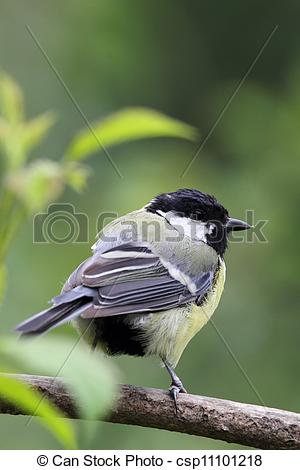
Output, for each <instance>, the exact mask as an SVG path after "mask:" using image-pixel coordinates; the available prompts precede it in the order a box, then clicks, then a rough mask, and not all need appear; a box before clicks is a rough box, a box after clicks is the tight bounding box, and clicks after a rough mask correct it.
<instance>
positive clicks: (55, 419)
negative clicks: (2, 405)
mask: <svg viewBox="0 0 300 470" xmlns="http://www.w3.org/2000/svg"><path fill="white" fill-rule="evenodd" d="M0 395H1V396H2V397H4V398H5V400H7V401H9V402H10V403H11V404H12V405H16V406H17V407H18V408H21V409H22V410H23V411H25V412H26V413H28V414H31V415H37V416H40V417H41V418H43V420H42V421H41V422H42V424H43V425H44V426H46V427H47V428H48V430H49V431H51V432H52V433H53V434H54V436H55V437H56V438H57V439H58V440H59V441H60V442H61V443H62V445H63V446H64V447H65V448H66V449H74V448H75V447H76V440H75V433H74V429H73V427H72V424H71V422H70V421H69V420H67V419H61V418H63V417H64V415H63V414H62V413H61V411H60V410H58V409H57V408H56V407H55V406H54V405H53V404H52V403H50V402H49V401H48V400H46V399H45V398H43V397H42V396H41V395H40V394H39V393H38V392H36V391H34V390H32V389H30V388H29V387H28V386H27V385H25V384H24V383H22V382H20V381H19V380H16V379H14V378H13V377H11V376H4V375H2V376H0Z"/></svg>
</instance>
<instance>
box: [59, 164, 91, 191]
mask: <svg viewBox="0 0 300 470" xmlns="http://www.w3.org/2000/svg"><path fill="white" fill-rule="evenodd" d="M89 174H90V169H89V168H88V167H86V166H83V165H81V164H79V163H76V162H65V164H64V177H65V181H66V183H67V184H68V185H69V186H71V188H73V189H75V191H82V190H83V189H84V188H85V186H86V182H87V178H88V176H89Z"/></svg>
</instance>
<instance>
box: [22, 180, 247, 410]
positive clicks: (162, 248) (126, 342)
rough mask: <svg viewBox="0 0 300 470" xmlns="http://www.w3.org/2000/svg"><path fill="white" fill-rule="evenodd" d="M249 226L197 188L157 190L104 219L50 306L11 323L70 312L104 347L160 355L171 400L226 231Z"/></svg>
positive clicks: (216, 272) (40, 328)
mask: <svg viewBox="0 0 300 470" xmlns="http://www.w3.org/2000/svg"><path fill="white" fill-rule="evenodd" d="M249 228H250V226H249V225H248V224H247V223H246V222H243V221H241V220H238V219H233V218H231V217H229V215H228V211H227V210H226V209H225V208H224V207H223V206H222V205H221V204H220V203H219V202H218V201H217V200H216V198H215V197H214V196H211V195H209V194H206V193H203V192H200V191H198V190H196V189H180V190H178V191H175V192H170V193H164V194H160V195H158V196H157V197H155V198H154V199H152V200H151V201H150V202H149V204H147V205H146V206H145V207H143V208H142V209H140V210H136V211H134V212H131V213H129V214H127V215H125V216H122V217H120V218H118V219H116V220H114V221H113V222H111V223H110V224H108V225H107V226H106V227H105V228H104V229H103V231H102V232H101V233H100V234H99V236H98V240H97V241H96V243H95V244H94V246H93V247H92V249H93V254H92V256H91V257H90V258H88V259H87V260H85V261H84V262H83V263H81V264H80V266H78V268H77V269H76V270H75V271H74V272H73V273H72V274H71V275H70V277H69V278H68V280H67V281H66V283H65V285H64V287H63V289H62V291H61V294H60V295H58V296H57V297H54V299H53V300H52V306H51V307H50V308H48V309H47V310H44V311H42V312H40V313H38V314H36V315H34V316H33V317H31V318H29V319H28V320H26V321H24V322H23V323H21V324H19V325H18V326H17V327H16V330H17V331H19V332H21V333H22V335H29V334H40V333H44V332H45V331H48V330H50V329H52V328H55V327H57V326H58V325H61V324H63V323H66V322H69V321H70V320H72V323H73V324H74V325H75V327H76V328H77V329H78V330H79V331H80V334H81V335H82V336H83V337H84V338H85V339H86V340H87V341H89V342H90V343H91V344H92V346H93V347H94V348H95V347H97V346H100V347H101V348H102V350H104V351H105V352H106V353H107V354H109V355H117V354H118V355H119V354H128V355H131V356H149V355H155V356H158V357H159V358H160V359H161V360H162V362H163V364H164V365H165V367H166V369H167V371H168V373H169V374H170V376H171V380H172V383H171V387H170V389H169V390H170V394H171V396H172V398H173V399H174V402H175V406H176V398H177V395H178V393H179V392H185V389H184V387H183V384H182V382H181V380H180V379H179V377H178V376H177V375H176V373H175V371H174V368H175V367H176V365H177V363H178V361H179V359H180V357H181V354H182V352H183V350H184V349H185V347H186V345H187V344H188V342H189V341H190V340H191V339H192V338H193V336H194V335H195V334H196V333H197V332H198V331H199V330H200V329H201V328H202V327H203V326H204V325H205V324H206V323H207V321H208V320H209V319H210V317H211V316H212V314H213V313H214V311H215V309H216V307H217V306H218V304H219V301H220V297H221V294H222V291H223V287H224V282H225V263H224V253H225V251H226V248H227V238H228V234H229V233H230V232H231V231H233V230H245V229H249ZM176 409H177V408H176Z"/></svg>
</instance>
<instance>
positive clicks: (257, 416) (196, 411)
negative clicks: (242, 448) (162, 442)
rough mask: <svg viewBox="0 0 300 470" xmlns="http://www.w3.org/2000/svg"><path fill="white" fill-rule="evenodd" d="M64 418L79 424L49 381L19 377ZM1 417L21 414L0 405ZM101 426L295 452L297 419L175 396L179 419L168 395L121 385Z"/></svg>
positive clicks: (66, 397) (68, 398) (70, 404)
mask: <svg viewBox="0 0 300 470" xmlns="http://www.w3.org/2000/svg"><path fill="white" fill-rule="evenodd" d="M15 377H16V378H18V379H20V380H22V381H23V382H25V383H27V384H28V385H30V386H31V387H32V388H33V389H35V390H38V391H39V392H41V393H42V394H44V395H45V396H46V397H47V398H48V399H50V400H51V401H52V402H53V403H55V405H56V406H58V407H59V408H60V409H61V410H62V411H63V412H64V414H65V415H66V416H67V417H69V418H78V412H77V409H76V405H75V402H74V399H73V397H72V395H71V394H70V393H69V392H68V391H67V389H66V388H65V387H64V385H63V382H62V381H61V380H58V379H55V380H54V379H53V378H52V377H41V376H30V375H18V376H15ZM0 413H8V414H14V415H15V414H23V412H22V411H21V410H19V409H17V408H16V407H14V406H12V405H11V404H9V403H7V402H6V401H4V400H3V399H1V400H0ZM104 420H105V421H108V422H113V423H121V424H133V425H137V426H144V427H151V428H159V429H166V430H169V431H177V432H182V433H186V434H193V435H196V436H204V437H210V438H212V439H220V440H223V441H227V442H234V443H237V444H243V445H246V446H251V447H256V448H261V449H300V414H297V413H292V412H290V411H284V410H278V409H274V408H267V407H263V406H257V405H249V404H245V403H237V402H233V401H229V400H221V399H218V398H207V397H202V396H197V395H188V394H180V396H179V397H178V414H177V415H176V414H175V411H174V405H173V402H172V400H171V399H170V397H169V396H168V394H167V392H165V391H162V390H158V389H151V388H138V387H133V386H131V385H121V387H120V396H119V399H118V401H117V404H116V406H115V409H114V410H113V411H112V412H111V413H110V415H109V416H107V417H106V418H105V419H104Z"/></svg>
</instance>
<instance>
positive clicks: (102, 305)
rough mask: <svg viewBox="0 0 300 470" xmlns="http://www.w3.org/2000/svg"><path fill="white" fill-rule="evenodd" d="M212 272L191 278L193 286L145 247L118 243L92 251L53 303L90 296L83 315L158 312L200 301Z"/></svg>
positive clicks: (210, 282) (89, 316)
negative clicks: (89, 305) (182, 279)
mask: <svg viewBox="0 0 300 470" xmlns="http://www.w3.org/2000/svg"><path fill="white" fill-rule="evenodd" d="M213 279H214V271H208V272H203V273H199V275H198V276H197V278H196V279H192V280H191V282H192V283H193V284H194V286H196V287H195V289H196V290H194V291H193V292H191V291H190V289H189V287H188V285H186V284H184V283H182V282H180V281H179V280H176V279H174V278H173V277H172V276H171V274H170V272H169V270H168V269H167V268H166V267H164V266H163V264H162V262H161V260H160V258H159V257H158V256H155V255H154V254H153V253H152V252H151V250H149V249H148V248H147V247H145V246H134V245H131V244H126V245H121V246H118V247H115V248H113V249H110V250H108V251H106V252H105V253H101V254H99V253H97V252H96V253H95V254H94V255H93V256H92V257H91V258H90V259H89V260H87V261H85V262H84V263H83V264H82V265H81V266H79V268H78V269H77V270H76V271H75V272H74V273H73V274H72V275H71V276H70V278H69V280H68V282H67V283H66V285H65V287H64V289H63V293H62V294H61V295H60V296H58V297H56V298H55V299H54V302H55V304H56V305H57V304H60V303H65V302H66V301H73V300H76V299H78V298H80V296H82V295H88V296H92V297H93V308H88V309H86V311H83V312H82V313H81V317H83V318H95V317H103V316H113V315H121V314H127V313H143V312H149V313H150V312H158V311H161V310H168V309H171V308H176V307H179V306H181V305H184V304H186V303H188V302H190V301H192V300H197V301H198V300H200V299H201V298H203V296H204V295H205V294H206V293H207V291H208V290H209V289H210V288H211V286H212V283H213Z"/></svg>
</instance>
